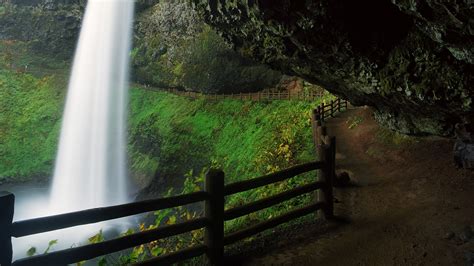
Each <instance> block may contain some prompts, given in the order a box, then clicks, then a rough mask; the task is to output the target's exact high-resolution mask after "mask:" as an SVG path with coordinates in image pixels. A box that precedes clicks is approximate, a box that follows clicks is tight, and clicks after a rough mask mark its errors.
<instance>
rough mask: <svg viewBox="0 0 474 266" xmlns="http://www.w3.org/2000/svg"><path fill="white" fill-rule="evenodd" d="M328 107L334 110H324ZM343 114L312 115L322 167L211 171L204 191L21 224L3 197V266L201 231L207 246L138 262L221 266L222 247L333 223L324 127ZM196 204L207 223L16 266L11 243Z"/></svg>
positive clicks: (68, 260)
mask: <svg viewBox="0 0 474 266" xmlns="http://www.w3.org/2000/svg"><path fill="white" fill-rule="evenodd" d="M328 106H329V107H330V108H329V109H328V110H325V109H326V108H327V107H328ZM344 108H347V102H346V101H341V100H340V99H338V100H336V101H333V102H331V104H330V105H327V106H326V105H321V106H319V107H318V108H317V109H316V110H314V111H313V113H312V117H311V121H312V132H313V140H314V144H315V147H316V150H317V155H318V161H315V162H310V163H306V164H301V165H297V166H294V167H291V168H288V169H285V170H282V171H279V172H276V173H272V174H269V175H266V176H262V177H258V178H254V179H250V180H246V181H241V182H236V183H232V184H228V185H224V172H222V171H221V170H213V169H211V170H210V171H209V172H208V173H207V174H206V179H205V184H204V185H205V189H204V191H199V192H195V193H190V194H186V195H181V196H175V197H168V198H162V199H155V200H147V201H140V202H134V203H129V204H122V205H117V206H111V207H104V208H96V209H89V210H84V211H78V212H72V213H67V214H60V215H54V216H49V217H43V218H36V219H30V220H25V221H17V222H13V213H14V203H15V196H14V195H13V194H11V193H8V192H0V206H1V208H0V229H1V230H0V265H2V266H6V265H58V264H59V265H65V264H72V263H76V262H79V261H84V260H89V259H93V258H96V257H99V256H103V255H106V254H110V253H114V252H117V251H121V250H125V249H128V248H132V247H135V246H139V245H142V244H146V243H150V242H153V241H157V240H159V239H163V238H167V237H170V236H174V235H178V234H183V233H186V232H190V231H193V230H198V229H202V228H204V230H205V231H204V241H203V243H201V244H198V245H196V246H194V247H190V248H187V249H183V250H181V251H178V252H175V253H171V254H167V255H163V256H160V257H156V258H153V259H150V260H148V261H144V262H140V263H138V264H137V265H157V264H172V263H176V262H179V261H182V260H185V259H189V258H193V257H196V256H200V255H202V254H206V255H207V257H208V259H209V261H210V263H211V264H213V265H222V264H223V260H224V246H226V245H229V244H232V243H235V242H237V241H239V240H241V239H244V238H246V237H250V236H252V235H255V234H256V233H259V232H261V231H264V230H267V229H270V228H272V227H275V226H277V225H280V224H282V223H286V222H288V221H290V220H293V219H296V218H298V217H301V216H304V215H307V214H310V213H314V212H316V211H318V210H322V211H323V214H324V216H325V217H326V218H328V219H329V218H331V217H332V216H333V212H334V207H333V179H334V176H335V154H336V139H335V137H329V136H328V135H327V130H326V127H325V126H324V125H323V123H324V120H325V119H326V118H327V117H331V116H334V114H335V112H337V111H342V110H343V109H344ZM314 170H318V171H319V173H318V175H317V176H316V175H315V180H314V182H310V183H309V184H306V185H303V186H300V187H297V188H293V189H290V190H287V191H284V192H281V193H279V194H276V195H273V196H270V197H267V198H264V199H260V200H257V201H255V202H252V203H249V204H245V205H243V206H239V207H234V208H231V209H228V210H224V202H225V197H226V196H229V195H233V194H236V193H240V192H244V191H247V190H251V189H255V188H258V187H262V186H266V185H269V184H272V183H276V182H281V181H283V180H286V179H289V178H292V177H295V176H297V175H300V174H303V173H307V172H310V171H314ZM316 177H318V178H316ZM308 193H315V194H314V197H313V198H314V200H313V202H312V203H311V204H309V205H308V206H303V207H300V208H298V209H295V210H292V211H290V212H288V213H285V214H282V215H280V216H278V217H274V218H272V219H269V220H266V221H264V222H261V223H258V224H255V225H253V226H251V227H249V228H245V229H242V230H239V231H237V232H233V233H231V234H228V235H225V234H224V222H225V221H228V220H232V219H236V218H239V217H242V216H245V215H248V214H250V213H253V212H256V211H259V210H262V209H265V208H268V207H271V206H274V205H276V204H279V203H282V202H284V201H287V200H290V199H292V198H294V197H297V196H300V195H303V194H308ZM193 203H204V217H199V218H195V219H193V220H189V221H185V222H181V223H177V224H174V225H167V226H162V227H158V228H156V229H152V230H148V231H143V232H138V233H134V234H131V235H127V236H122V237H118V238H115V239H112V240H107V241H103V242H100V243H95V244H89V245H85V246H81V247H74V248H69V249H65V250H61V251H55V252H51V253H48V254H42V255H37V256H32V257H28V258H24V259H20V260H16V261H14V262H12V253H13V248H12V237H15V238H17V237H23V236H28V235H33V234H39V233H44V232H48V231H52V230H58V229H63V228H68V227H72V226H78V225H85V224H90V223H96V222H101V221H106V220H111V219H116V218H122V217H127V216H131V215H136V214H140V213H145V212H150V211H157V210H162V209H167V208H173V207H178V206H183V205H187V204H193Z"/></svg>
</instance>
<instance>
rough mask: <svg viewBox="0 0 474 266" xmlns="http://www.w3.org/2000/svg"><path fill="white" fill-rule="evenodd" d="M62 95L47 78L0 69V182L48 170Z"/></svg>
mask: <svg viewBox="0 0 474 266" xmlns="http://www.w3.org/2000/svg"><path fill="white" fill-rule="evenodd" d="M61 98H62V96H61V93H60V92H58V91H56V90H55V89H53V88H52V79H51V78H50V77H45V78H41V79H39V78H35V77H33V76H32V75H30V74H25V73H14V72H11V71H6V70H0V139H1V140H2V141H1V142H0V151H1V156H0V157H1V158H2V161H1V163H0V181H1V179H2V178H6V177H15V178H17V179H18V178H25V177H33V176H47V175H49V173H51V168H52V163H53V158H54V154H55V152H56V145H57V144H56V142H57V139H58V133H59V118H60V113H61V111H60V109H61V108H60V99H61Z"/></svg>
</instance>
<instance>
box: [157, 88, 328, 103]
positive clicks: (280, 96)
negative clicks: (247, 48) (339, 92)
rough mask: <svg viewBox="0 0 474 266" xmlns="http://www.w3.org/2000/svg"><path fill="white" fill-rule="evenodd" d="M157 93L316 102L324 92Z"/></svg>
mask: <svg viewBox="0 0 474 266" xmlns="http://www.w3.org/2000/svg"><path fill="white" fill-rule="evenodd" d="M157 91H165V92H168V93H172V94H176V95H179V96H184V97H189V98H192V99H199V98H205V99H208V100H224V99H233V100H242V101H244V100H245V101H275V100H295V101H314V100H316V99H319V98H321V97H322V96H323V95H324V93H323V92H314V91H306V92H305V91H294V92H292V91H261V92H251V93H231V94H217V93H211V94H205V93H201V92H194V91H182V90H178V89H159V90H157Z"/></svg>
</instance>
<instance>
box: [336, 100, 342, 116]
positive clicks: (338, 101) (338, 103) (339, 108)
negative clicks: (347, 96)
mask: <svg viewBox="0 0 474 266" xmlns="http://www.w3.org/2000/svg"><path fill="white" fill-rule="evenodd" d="M337 111H338V112H339V113H340V112H342V104H341V98H337Z"/></svg>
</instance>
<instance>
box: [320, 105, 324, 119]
mask: <svg viewBox="0 0 474 266" xmlns="http://www.w3.org/2000/svg"><path fill="white" fill-rule="evenodd" d="M324 105H325V104H324V103H323V105H322V106H320V107H321V112H320V114H321V121H324V120H325V118H324V115H325V114H324V108H325V107H324Z"/></svg>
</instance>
